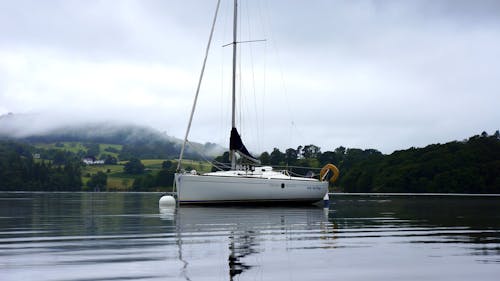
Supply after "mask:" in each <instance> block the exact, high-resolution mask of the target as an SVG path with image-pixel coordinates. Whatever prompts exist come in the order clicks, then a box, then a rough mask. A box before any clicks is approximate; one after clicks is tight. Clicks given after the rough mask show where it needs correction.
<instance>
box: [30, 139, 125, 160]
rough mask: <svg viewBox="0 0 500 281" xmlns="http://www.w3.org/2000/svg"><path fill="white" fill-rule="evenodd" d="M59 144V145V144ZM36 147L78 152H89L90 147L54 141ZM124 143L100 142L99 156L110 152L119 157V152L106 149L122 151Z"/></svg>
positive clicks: (80, 143) (78, 143)
mask: <svg viewBox="0 0 500 281" xmlns="http://www.w3.org/2000/svg"><path fill="white" fill-rule="evenodd" d="M57 144H59V145H57ZM34 146H35V147H38V148H42V149H57V150H65V151H70V152H72V153H75V154H76V153H78V151H81V150H82V151H85V152H87V150H88V148H87V147H86V146H85V145H83V143H82V142H57V143H56V142H54V143H37V144H35V145H34ZM122 147H123V145H120V144H107V143H101V144H99V155H97V157H98V158H99V157H101V155H102V154H109V155H111V156H113V157H116V158H118V154H119V152H109V151H106V149H108V148H112V149H114V150H116V151H121V150H122Z"/></svg>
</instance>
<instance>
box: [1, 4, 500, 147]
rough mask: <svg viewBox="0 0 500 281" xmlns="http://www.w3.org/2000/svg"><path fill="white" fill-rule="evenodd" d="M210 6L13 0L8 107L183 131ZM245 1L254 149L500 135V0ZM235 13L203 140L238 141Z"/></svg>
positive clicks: (244, 84)
mask: <svg viewBox="0 0 500 281" xmlns="http://www.w3.org/2000/svg"><path fill="white" fill-rule="evenodd" d="M214 5H215V4H214V3H209V2H207V1H194V0H193V1H183V3H177V2H174V1H120V2H117V3H115V2H112V1H49V2H47V3H45V2H43V3H42V2H40V1H15V2H7V3H4V5H3V7H2V9H1V11H0V33H2V34H3V35H2V36H1V37H0V114H5V113H7V112H15V113H24V112H44V113H50V114H52V115H55V116H59V118H54V120H53V121H50V122H56V123H57V122H58V119H60V120H65V121H68V120H69V121H71V120H80V119H91V121H103V120H119V121H120V120H121V121H130V120H131V121H133V122H137V123H142V124H144V125H148V126H153V127H155V128H158V129H159V130H162V131H167V132H168V133H169V134H170V135H174V136H177V137H181V136H183V135H184V130H185V127H186V125H187V119H188V115H189V111H190V109H191V104H192V100H193V97H194V91H195V88H196V83H197V79H198V75H199V70H200V67H201V62H202V59H203V57H202V55H203V51H204V47H205V44H206V40H207V38H208V31H209V25H210V22H211V17H212V16H213V12H214V8H215V7H213V6H214ZM28 6H29V7H30V9H28V10H27V9H26V7H28ZM240 6H241V8H242V9H244V11H245V12H242V13H241V17H240V19H241V22H240V28H241V38H242V40H249V39H261V38H266V39H267V41H266V42H264V43H262V42H261V43H253V44H242V45H241V49H240V51H241V52H240V54H241V55H242V57H241V67H239V70H241V74H239V75H238V81H241V86H239V87H238V89H241V90H242V91H243V93H242V95H241V98H240V99H239V100H241V102H238V104H237V107H238V108H239V109H241V110H240V111H241V112H242V114H241V117H240V115H238V123H239V124H240V125H241V127H242V128H241V130H240V132H241V133H242V135H243V137H244V139H245V140H247V146H248V147H249V148H250V150H252V151H262V150H268V151H269V150H271V149H272V148H273V147H279V148H280V149H285V148H287V147H296V146H298V145H303V144H308V143H314V144H317V145H319V146H321V147H322V148H323V150H331V149H334V148H335V147H337V146H340V145H343V146H347V147H361V148H377V149H380V150H382V151H383V152H386V153H389V152H391V151H393V150H395V149H403V148H407V147H410V146H424V145H426V144H429V143H435V142H445V141H451V140H455V139H463V138H466V137H468V136H470V135H473V134H477V133H480V132H481V131H483V130H486V131H489V132H493V131H494V130H497V129H498V120H500V113H499V111H498V109H497V107H498V106H497V105H498V104H500V94H499V90H500V85H499V83H498V81H497V80H498V79H497V77H498V76H499V75H500V65H498V64H497V63H496V58H498V57H500V49H499V48H498V47H497V46H499V45H500V42H499V41H500V39H499V38H500V18H498V14H500V4H498V1H486V0H484V1H474V2H472V1H313V2H304V1H271V2H269V3H266V2H262V1H251V2H242V3H241V4H240ZM247 8H248V10H249V12H248V13H247V12H246V11H247ZM231 9H232V8H231V4H230V3H226V2H223V4H222V6H221V14H220V17H219V25H218V26H217V30H216V37H215V43H214V45H213V46H212V51H211V54H210V57H209V61H208V66H207V70H208V71H207V73H206V75H205V79H204V82H203V86H202V92H201V94H200V100H199V105H198V108H197V112H196V115H195V119H194V124H193V130H192V134H191V137H190V139H192V140H193V141H200V142H204V141H212V142H218V143H221V144H222V145H225V144H226V143H227V142H228V135H229V128H227V127H228V124H230V112H229V108H230V104H229V96H230V83H229V82H230V81H229V79H230V78H229V77H230V63H231V60H230V58H229V56H230V54H231V49H230V48H221V46H222V45H223V44H225V43H227V42H230V40H231V38H230V37H231V32H230V31H231ZM249 25H250V26H253V27H252V28H251V29H250V28H248V27H247V26H249Z"/></svg>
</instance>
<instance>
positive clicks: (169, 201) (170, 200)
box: [158, 195, 176, 207]
mask: <svg viewBox="0 0 500 281" xmlns="http://www.w3.org/2000/svg"><path fill="white" fill-rule="evenodd" d="M158 204H159V205H160V207H175V205H176V202H175V198H174V196H172V195H163V196H162V197H161V198H160V201H159V202H158Z"/></svg>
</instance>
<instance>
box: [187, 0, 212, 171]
mask: <svg viewBox="0 0 500 281" xmlns="http://www.w3.org/2000/svg"><path fill="white" fill-rule="evenodd" d="M219 6H220V0H217V7H216V8H215V15H214V19H213V22H212V28H211V29H210V36H209V37H208V43H207V48H206V50H205V58H204V59H203V65H202V67H201V72H200V79H199V80H198V86H197V87H196V94H195V96H194V102H193V107H192V109H191V115H190V116H189V123H188V127H187V129H186V135H185V136H184V142H183V143H182V148H181V153H180V155H179V162H178V163H177V171H179V169H180V167H181V162H182V157H183V156H184V149H185V147H186V142H187V139H188V135H189V130H190V129H191V123H192V122H193V116H194V110H195V109H196V102H197V101H198V94H199V93H200V87H201V81H202V80H203V74H204V72H205V66H206V64H207V58H208V51H209V50H210V45H211V43H212V37H213V34H214V29H215V23H216V22H217V14H218V13H219Z"/></svg>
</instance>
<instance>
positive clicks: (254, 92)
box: [245, 2, 266, 150]
mask: <svg viewBox="0 0 500 281" xmlns="http://www.w3.org/2000/svg"><path fill="white" fill-rule="evenodd" d="M245 4H246V7H247V11H250V9H249V8H248V2H245ZM246 15H247V16H246V19H247V25H248V38H252V29H251V28H250V26H251V25H250V16H249V13H248V12H247V14H246ZM258 41H266V40H249V41H247V42H258ZM248 49H249V50H250V52H249V53H250V67H251V71H252V90H253V101H254V103H253V109H254V114H255V124H256V126H254V127H255V131H256V137H257V141H256V143H257V147H258V148H259V150H260V149H261V145H260V139H261V138H260V132H259V117H258V113H257V95H256V92H257V91H256V89H255V69H254V62H253V49H252V46H249V47H248ZM254 139H255V138H254Z"/></svg>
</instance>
